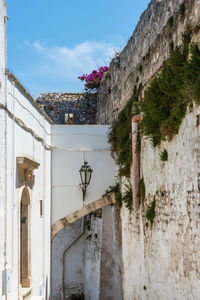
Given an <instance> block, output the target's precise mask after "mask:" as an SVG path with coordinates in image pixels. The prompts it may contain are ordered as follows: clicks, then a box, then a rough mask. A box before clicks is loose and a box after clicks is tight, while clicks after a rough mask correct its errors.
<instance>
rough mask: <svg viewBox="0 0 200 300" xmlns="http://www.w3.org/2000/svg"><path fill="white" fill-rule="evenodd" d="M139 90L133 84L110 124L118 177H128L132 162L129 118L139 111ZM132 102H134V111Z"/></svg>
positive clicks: (111, 142) (110, 136)
mask: <svg viewBox="0 0 200 300" xmlns="http://www.w3.org/2000/svg"><path fill="white" fill-rule="evenodd" d="M139 91H140V90H139V89H137V87H136V86H135V87H134V89H133V94H132V97H131V98H130V99H129V101H128V103H127V104H126V106H125V107H124V109H123V110H122V111H121V112H120V113H119V116H118V118H117V120H115V121H114V123H113V124H112V126H111V128H110V132H109V135H108V142H109V143H110V144H111V153H112V156H113V158H114V159H115V161H116V163H117V165H118V166H119V174H118V175H119V177H126V178H129V177H130V168H131V163H132V135H131V118H132V115H133V114H136V113H139V109H138V106H137V103H138V96H139ZM133 104H135V105H134V107H135V110H134V113H133Z"/></svg>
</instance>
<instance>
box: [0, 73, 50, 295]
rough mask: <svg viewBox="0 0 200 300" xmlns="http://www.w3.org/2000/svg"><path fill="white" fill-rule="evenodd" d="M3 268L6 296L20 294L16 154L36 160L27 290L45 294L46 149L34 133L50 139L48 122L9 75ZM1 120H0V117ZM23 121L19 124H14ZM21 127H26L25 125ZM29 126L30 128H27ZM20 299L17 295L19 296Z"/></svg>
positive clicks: (47, 282) (47, 275)
mask: <svg viewBox="0 0 200 300" xmlns="http://www.w3.org/2000/svg"><path fill="white" fill-rule="evenodd" d="M6 99H7V111H6V112H5V113H6V117H7V122H6V127H7V130H6V145H7V151H6V157H5V161H6V162H7V165H6V173H7V177H6V185H5V186H6V197H7V206H6V211H7V215H6V223H7V230H6V269H7V270H8V272H9V273H10V276H11V277H10V280H9V285H10V287H8V293H7V300H14V299H18V297H20V293H21V291H20V289H19V286H20V278H19V266H20V265H19V249H20V239H19V237H20V225H19V224H20V205H21V203H20V201H21V195H22V191H23V186H22V187H20V186H18V176H17V164H16V159H17V157H26V158H29V159H31V160H33V161H35V162H37V163H39V164H40V165H39V167H38V169H36V170H35V171H34V175H35V183H34V186H33V188H32V189H30V190H29V192H30V197H31V206H30V207H31V229H30V239H31V277H32V282H31V287H32V290H31V293H32V295H33V296H45V290H46V289H47V296H48V294H49V289H50V209H51V205H50V200H51V195H50V191H51V189H50V183H51V170H50V159H51V155H50V150H48V149H47V148H45V147H44V145H43V144H42V143H41V141H39V140H38V139H36V138H35V136H34V135H35V134H36V135H37V136H38V137H40V138H42V139H43V140H44V143H47V144H50V143H51V135H50V134H51V127H50V123H49V121H48V120H47V118H45V116H44V115H42V114H41V111H40V110H39V108H37V106H36V105H34V103H32V101H30V99H29V97H27V96H26V95H25V94H24V92H23V91H22V90H21V88H20V86H19V85H18V83H17V81H14V80H13V78H12V79H10V75H9V76H7V78H6ZM1 121H2V120H1ZM19 121H23V126H20V125H19V124H18V122H19ZM24 127H27V129H25V128H24ZM30 129H31V130H32V132H30ZM40 200H43V203H44V205H43V207H44V216H43V218H41V217H40ZM19 299H21V298H19Z"/></svg>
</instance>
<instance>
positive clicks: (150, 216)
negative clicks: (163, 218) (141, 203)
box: [145, 199, 156, 225]
mask: <svg viewBox="0 0 200 300" xmlns="http://www.w3.org/2000/svg"><path fill="white" fill-rule="evenodd" d="M155 209H156V200H155V199H154V200H153V201H152V203H151V204H149V206H148V207H147V210H146V214H145V216H146V218H147V220H149V221H150V222H151V225H152V224H153V221H154V219H155V216H156V212H155Z"/></svg>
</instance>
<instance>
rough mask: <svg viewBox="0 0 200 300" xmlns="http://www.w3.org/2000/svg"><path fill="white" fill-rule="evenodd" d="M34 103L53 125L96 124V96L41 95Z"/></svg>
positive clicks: (81, 94)
mask: <svg viewBox="0 0 200 300" xmlns="http://www.w3.org/2000/svg"><path fill="white" fill-rule="evenodd" d="M36 101H37V103H38V104H39V105H40V107H42V108H43V109H44V111H45V112H46V113H47V115H48V116H49V117H50V118H51V119H52V120H53V121H54V123H55V124H68V125H72V124H74V125H77V124H85V125H86V124H92V125H94V124H96V111H97V95H96V94H87V93H77V94H75V93H74V94H69V93H43V94H41V96H40V97H39V98H38V99H37V100H36Z"/></svg>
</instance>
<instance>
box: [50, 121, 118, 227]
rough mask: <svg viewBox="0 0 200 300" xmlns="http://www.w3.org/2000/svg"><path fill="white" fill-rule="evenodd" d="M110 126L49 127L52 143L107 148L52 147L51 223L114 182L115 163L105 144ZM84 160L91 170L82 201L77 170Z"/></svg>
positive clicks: (102, 191) (96, 195)
mask: <svg viewBox="0 0 200 300" xmlns="http://www.w3.org/2000/svg"><path fill="white" fill-rule="evenodd" d="M108 130H109V127H108V126H104V125H89V126H88V125H85V126H83V125H74V126H71V125H69V126H62V125H54V126H52V145H53V146H55V147H62V148H70V149H79V150H80V149H90V150H106V149H107V151H99V152H98V151H97V152H95V151H91V152H85V155H84V153H83V151H80V152H78V151H67V150H62V149H58V148H54V149H53V150H52V224H54V223H55V222H56V221H58V220H59V219H61V218H63V217H65V216H67V215H69V214H70V213H72V212H74V211H75V210H77V209H80V208H81V207H83V205H84V204H88V203H91V202H94V201H95V200H97V199H100V198H101V197H102V195H103V194H105V191H106V190H107V189H108V187H109V186H110V185H113V184H114V181H115V180H114V179H115V178H114V177H115V166H114V161H113V159H112V157H111V155H110V151H109V145H108V143H107V133H108ZM84 159H85V160H86V161H87V162H88V163H89V165H90V166H91V168H92V169H93V173H92V178H91V183H90V185H89V187H88V189H87V194H86V198H85V202H84V204H83V198H82V190H81V188H80V186H79V185H80V183H81V180H80V174H79V170H80V168H81V166H82V165H83V163H84Z"/></svg>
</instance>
